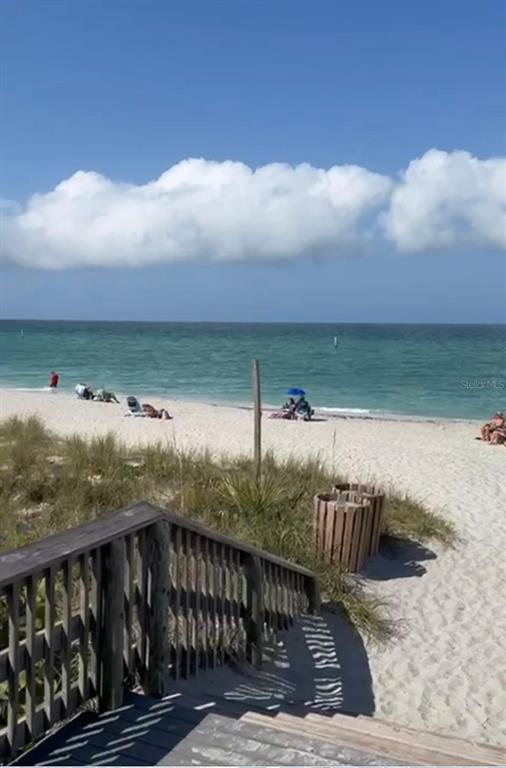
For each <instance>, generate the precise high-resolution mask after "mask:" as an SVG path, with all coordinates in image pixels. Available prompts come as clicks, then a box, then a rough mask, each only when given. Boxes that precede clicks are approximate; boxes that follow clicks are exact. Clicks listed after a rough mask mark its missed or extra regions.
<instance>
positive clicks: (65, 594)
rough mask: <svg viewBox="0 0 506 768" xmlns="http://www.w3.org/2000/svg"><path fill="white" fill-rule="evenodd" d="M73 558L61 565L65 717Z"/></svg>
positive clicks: (67, 709)
mask: <svg viewBox="0 0 506 768" xmlns="http://www.w3.org/2000/svg"><path fill="white" fill-rule="evenodd" d="M73 562H74V560H73V558H72V557H69V559H68V560H67V561H66V562H65V563H64V565H63V590H62V610H63V615H62V625H63V648H62V654H61V658H62V669H61V675H62V679H61V688H62V699H63V705H64V707H65V717H70V715H71V714H72V710H71V708H70V686H71V683H72V671H71V656H72V638H71V631H72V589H73V582H72V567H73Z"/></svg>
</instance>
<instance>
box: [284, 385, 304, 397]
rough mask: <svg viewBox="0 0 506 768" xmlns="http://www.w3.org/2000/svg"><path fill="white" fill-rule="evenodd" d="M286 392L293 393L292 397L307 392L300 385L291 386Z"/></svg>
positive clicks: (300, 395)
mask: <svg viewBox="0 0 506 768" xmlns="http://www.w3.org/2000/svg"><path fill="white" fill-rule="evenodd" d="M285 394H286V395H291V396H292V397H302V396H303V395H305V394H306V393H305V391H304V390H303V389H299V387H290V389H287V390H286V392H285Z"/></svg>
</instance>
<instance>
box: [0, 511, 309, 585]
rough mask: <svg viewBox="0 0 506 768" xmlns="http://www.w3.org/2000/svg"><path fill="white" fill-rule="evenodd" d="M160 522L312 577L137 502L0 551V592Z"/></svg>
mask: <svg viewBox="0 0 506 768" xmlns="http://www.w3.org/2000/svg"><path fill="white" fill-rule="evenodd" d="M161 519H166V520H168V522H169V523H175V524H177V525H181V526H183V527H184V528H186V529H187V530H189V531H191V532H192V533H195V534H199V535H201V536H206V537H207V538H208V539H211V540H212V541H216V542H217V543H219V544H226V545H228V546H231V547H234V548H235V549H237V550H240V551H241V552H244V553H247V554H250V555H256V556H257V557H260V558H262V559H263V560H268V561H269V562H270V563H272V564H274V565H279V566H281V567H282V568H290V569H291V570H293V571H295V572H296V573H300V574H302V575H304V576H308V577H313V576H314V574H313V572H312V571H310V570H308V569H307V568H304V567H302V566H300V565H296V564H295V563H291V562H289V561H288V560H284V559H283V558H281V557H278V556H277V555H273V554H272V553H271V552H267V551H265V550H262V549H258V548H256V547H252V546H251V545H249V544H247V543H246V542H244V541H241V540H240V539H236V538H235V537H234V536H229V535H226V534H223V533H220V532H219V531H213V530H212V529H211V528H207V527H206V526H204V525H202V524H201V523H198V522H196V521H195V520H192V519H190V518H188V517H184V515H179V514H177V513H176V512H173V511H170V510H167V509H163V508H162V507H157V506H154V505H153V504H150V503H148V502H146V501H140V502H136V503H135V504H129V505H128V506H127V507H124V508H123V509H120V510H118V511H117V512H111V513H109V514H108V515H104V516H102V517H100V518H98V519H97V520H92V521H91V522H89V523H83V524H82V525H78V526H76V527H74V528H70V529H68V530H66V531H62V532H61V533H54V534H52V535H51V536H46V537H45V538H44V539H40V540H39V541H36V542H33V543H31V544H26V545H25V546H23V547H18V548H16V549H11V550H7V551H6V552H0V590H1V589H2V588H3V587H4V586H6V585H8V584H11V583H12V582H13V581H15V580H16V579H23V578H26V577H27V576H30V575H33V574H35V573H37V572H41V571H43V570H44V569H46V568H49V567H50V566H54V565H56V564H57V563H58V562H60V561H63V560H64V559H65V558H66V557H68V556H69V555H70V554H73V555H74V556H76V557H77V556H79V555H81V554H82V553H83V552H85V551H86V550H89V549H94V548H96V547H101V546H103V545H105V544H107V543H108V542H110V541H112V540H113V539H115V538H117V537H118V536H128V535H129V534H131V533H134V532H135V531H138V530H139V529H141V528H144V527H145V526H146V525H149V524H150V523H155V522H157V521H158V520H161Z"/></svg>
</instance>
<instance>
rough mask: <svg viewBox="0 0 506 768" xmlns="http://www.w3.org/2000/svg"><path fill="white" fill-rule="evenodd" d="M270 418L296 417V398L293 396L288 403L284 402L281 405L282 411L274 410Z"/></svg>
mask: <svg viewBox="0 0 506 768" xmlns="http://www.w3.org/2000/svg"><path fill="white" fill-rule="evenodd" d="M269 418H270V419H295V418H297V416H296V414H295V400H294V399H293V397H291V398H290V399H289V400H288V402H287V403H284V404H283V405H282V406H281V410H280V411H274V413H271V415H270V416H269Z"/></svg>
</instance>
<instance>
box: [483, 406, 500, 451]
mask: <svg viewBox="0 0 506 768" xmlns="http://www.w3.org/2000/svg"><path fill="white" fill-rule="evenodd" d="M505 426H506V422H505V420H504V414H503V412H502V411H496V413H494V416H493V417H492V419H491V420H490V421H487V423H486V424H484V425H483V426H482V428H481V430H480V431H481V439H482V440H484V441H485V442H486V443H489V442H491V438H492V435H493V434H494V432H495V431H496V430H498V429H504V427H505Z"/></svg>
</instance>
